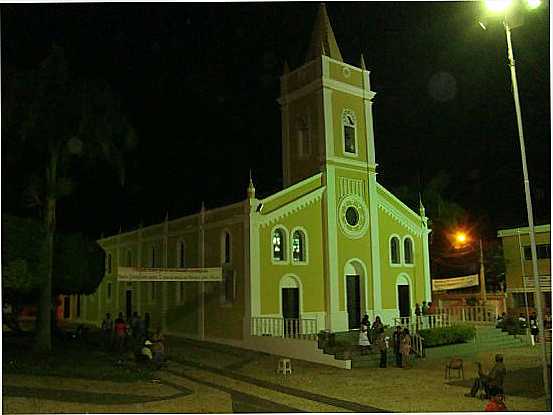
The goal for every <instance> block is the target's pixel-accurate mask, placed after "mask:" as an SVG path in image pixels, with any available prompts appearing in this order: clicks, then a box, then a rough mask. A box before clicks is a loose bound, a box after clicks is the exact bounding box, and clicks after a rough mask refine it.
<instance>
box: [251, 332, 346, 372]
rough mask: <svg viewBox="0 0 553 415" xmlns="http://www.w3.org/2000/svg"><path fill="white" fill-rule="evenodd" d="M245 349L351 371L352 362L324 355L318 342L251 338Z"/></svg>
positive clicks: (269, 337) (263, 337) (266, 337)
mask: <svg viewBox="0 0 553 415" xmlns="http://www.w3.org/2000/svg"><path fill="white" fill-rule="evenodd" d="M243 347H244V348H246V349H251V350H256V351H259V352H265V353H269V354H273V355H277V356H284V357H290V358H293V359H300V360H306V361H308V362H313V363H319V364H321V365H327V366H334V367H339V368H341V369H351V360H337V359H335V358H334V355H329V354H324V353H323V351H322V350H321V349H319V348H318V347H317V341H313V340H297V339H290V338H282V337H271V336H249V337H246V339H245V341H244V345H243Z"/></svg>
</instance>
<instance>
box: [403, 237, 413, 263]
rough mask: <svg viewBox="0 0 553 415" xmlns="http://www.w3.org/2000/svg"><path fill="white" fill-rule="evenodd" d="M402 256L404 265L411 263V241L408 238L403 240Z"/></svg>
mask: <svg viewBox="0 0 553 415" xmlns="http://www.w3.org/2000/svg"><path fill="white" fill-rule="evenodd" d="M403 255H404V259H405V263H406V264H412V263H413V240H412V239H411V238H410V237H406V238H405V239H404V240H403Z"/></svg>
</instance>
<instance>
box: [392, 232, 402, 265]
mask: <svg viewBox="0 0 553 415" xmlns="http://www.w3.org/2000/svg"><path fill="white" fill-rule="evenodd" d="M390 262H391V263H392V264H399V263H400V261H399V238H398V237H397V236H392V238H391V239H390Z"/></svg>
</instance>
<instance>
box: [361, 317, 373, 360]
mask: <svg viewBox="0 0 553 415" xmlns="http://www.w3.org/2000/svg"><path fill="white" fill-rule="evenodd" d="M369 324H370V323H369V316H368V315H367V314H365V316H364V317H363V319H362V320H361V328H360V329H359V346H361V354H367V353H368V351H369V347H370V346H371V342H370V341H369Z"/></svg>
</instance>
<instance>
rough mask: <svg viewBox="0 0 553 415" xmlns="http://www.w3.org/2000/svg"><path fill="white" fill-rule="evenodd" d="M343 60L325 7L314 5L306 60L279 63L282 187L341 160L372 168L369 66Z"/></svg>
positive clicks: (373, 162) (352, 164)
mask: <svg viewBox="0 0 553 415" xmlns="http://www.w3.org/2000/svg"><path fill="white" fill-rule="evenodd" d="M359 66H360V67H356V66H352V65H349V64H347V63H344V61H343V59H342V54H341V52H340V48H339V47H338V43H337V42H336V38H335V36H334V32H333V30H332V27H331V25H330V20H329V18H328V14H327V11H326V6H325V5H324V3H322V4H321V5H320V7H319V10H318V14H317V18H316V20H315V24H314V27H313V31H312V33H311V40H310V43H309V49H308V51H307V54H306V57H305V62H304V64H303V65H302V66H300V67H299V68H297V69H295V70H293V71H290V69H289V68H288V65H287V64H286V63H285V64H284V71H283V72H284V73H283V75H282V77H281V90H280V98H279V100H278V101H279V103H280V105H281V118H282V149H283V151H282V166H283V177H284V187H288V186H291V185H293V184H294V183H297V182H299V181H301V180H303V179H306V178H308V177H310V176H312V175H314V174H317V173H319V172H321V171H324V168H325V165H326V164H327V163H329V162H332V163H345V164H348V165H351V166H356V167H358V168H362V169H364V170H365V171H366V170H367V168H370V169H373V171H374V168H375V155H374V136H373V123H372V108H371V105H372V102H371V100H372V98H373V96H374V93H373V92H371V91H370V84H369V71H367V70H366V68H365V62H364V59H363V57H362V56H361V59H360V65H359Z"/></svg>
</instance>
